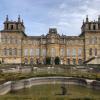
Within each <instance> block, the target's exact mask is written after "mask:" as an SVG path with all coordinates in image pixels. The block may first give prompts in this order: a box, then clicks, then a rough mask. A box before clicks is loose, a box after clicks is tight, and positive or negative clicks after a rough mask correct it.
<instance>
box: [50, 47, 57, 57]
mask: <svg viewBox="0 0 100 100" xmlns="http://www.w3.org/2000/svg"><path fill="white" fill-rule="evenodd" d="M55 53H56V51H55V48H51V57H55V55H56V54H55Z"/></svg>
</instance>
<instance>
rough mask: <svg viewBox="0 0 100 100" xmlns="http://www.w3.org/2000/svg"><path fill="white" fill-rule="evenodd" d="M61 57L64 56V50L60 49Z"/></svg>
mask: <svg viewBox="0 0 100 100" xmlns="http://www.w3.org/2000/svg"><path fill="white" fill-rule="evenodd" d="M60 56H64V48H61V49H60Z"/></svg>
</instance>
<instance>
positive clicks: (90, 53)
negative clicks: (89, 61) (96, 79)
mask: <svg viewBox="0 0 100 100" xmlns="http://www.w3.org/2000/svg"><path fill="white" fill-rule="evenodd" d="M89 55H90V56H92V48H90V49H89Z"/></svg>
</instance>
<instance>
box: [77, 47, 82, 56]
mask: <svg viewBox="0 0 100 100" xmlns="http://www.w3.org/2000/svg"><path fill="white" fill-rule="evenodd" d="M81 55H82V48H79V49H78V56H79V57H80V56H81Z"/></svg>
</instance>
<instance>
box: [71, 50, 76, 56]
mask: <svg viewBox="0 0 100 100" xmlns="http://www.w3.org/2000/svg"><path fill="white" fill-rule="evenodd" d="M72 56H73V57H75V56H76V49H75V48H73V50H72Z"/></svg>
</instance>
